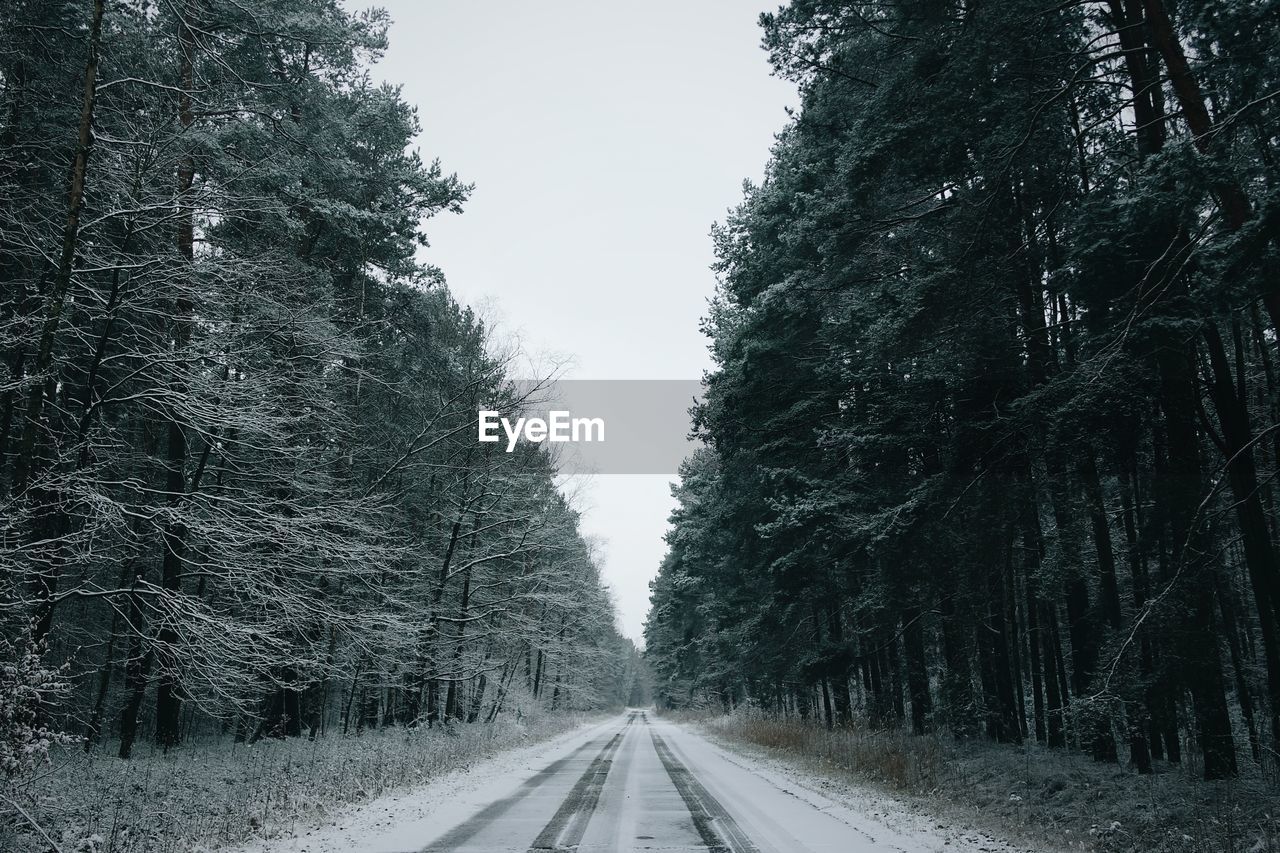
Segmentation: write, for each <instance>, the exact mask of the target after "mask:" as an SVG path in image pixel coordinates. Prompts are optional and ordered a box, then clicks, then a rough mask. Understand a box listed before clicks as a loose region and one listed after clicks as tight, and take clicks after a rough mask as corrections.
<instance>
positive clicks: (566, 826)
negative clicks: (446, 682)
mask: <svg viewBox="0 0 1280 853" xmlns="http://www.w3.org/2000/svg"><path fill="white" fill-rule="evenodd" d="M842 811H843V810H841V809H839V808H832V807H831V806H830V804H828V805H827V806H825V807H824V805H823V804H822V803H821V802H820V801H819V802H815V801H814V800H813V799H812V798H810V797H804V796H799V795H797V794H796V793H794V792H792V791H789V790H787V789H786V786H785V783H784V784H781V785H780V784H779V783H778V782H777V781H776V780H773V779H770V778H769V777H768V775H767V774H762V773H758V772H754V771H753V770H751V768H749V767H748V766H746V765H744V764H742V763H739V762H737V761H734V760H733V758H732V757H731V756H730V755H729V754H727V753H725V752H724V751H722V750H720V749H719V748H717V747H715V746H713V745H712V744H710V743H708V742H707V741H706V740H704V739H702V738H701V737H699V736H697V735H695V734H693V733H691V732H689V731H687V730H685V729H683V728H681V727H679V726H676V725H674V724H671V723H668V722H665V721H663V720H661V719H658V718H655V717H654V716H653V715H652V714H649V713H646V712H645V711H630V712H628V713H627V714H625V715H624V716H623V717H620V718H618V719H617V720H616V721H614V722H611V723H610V724H608V725H606V726H601V727H599V728H598V729H596V730H595V732H593V734H592V736H591V737H590V738H589V739H588V740H587V741H586V742H585V743H583V744H581V745H579V746H577V747H576V748H574V749H572V750H571V751H569V752H567V753H566V754H563V755H561V756H559V757H557V758H555V759H554V760H551V761H549V762H548V763H547V764H546V765H545V766H543V767H541V768H540V769H538V770H536V771H535V772H534V773H533V774H532V775H531V776H529V777H527V778H525V779H524V780H523V781H521V782H520V783H519V784H518V786H517V787H515V788H514V790H510V791H509V792H507V793H505V794H504V795H502V796H500V797H498V798H496V799H493V800H491V801H489V802H488V803H486V804H484V805H482V806H480V807H479V808H478V809H477V810H475V811H474V812H472V813H471V814H470V815H469V816H466V817H464V818H463V819H461V821H460V822H457V823H455V825H453V826H452V827H450V828H447V829H443V832H442V833H441V834H440V835H439V837H437V838H435V839H434V840H432V841H430V842H429V843H427V844H426V845H425V846H424V847H421V848H416V849H417V850H418V851H421V853H508V851H514V853H535V851H536V853H542V851H577V853H604V851H609V853H614V851H661V852H662V853H679V852H680V851H698V853H705V851H712V853H891V851H909V853H916V851H923V850H935V849H947V850H956V849H957V847H955V846H945V847H944V846H943V845H944V844H946V843H947V842H944V841H943V839H941V838H939V839H938V846H936V847H935V846H934V845H933V844H931V843H926V844H921V843H920V842H921V840H920V839H919V838H905V837H898V836H897V835H896V833H894V832H892V831H889V830H887V829H886V828H885V827H884V826H883V825H881V824H876V823H874V822H868V823H867V824H865V825H863V824H861V823H860V821H859V820H858V818H857V816H856V815H850V814H848V813H844V814H842V813H841V812H842Z"/></svg>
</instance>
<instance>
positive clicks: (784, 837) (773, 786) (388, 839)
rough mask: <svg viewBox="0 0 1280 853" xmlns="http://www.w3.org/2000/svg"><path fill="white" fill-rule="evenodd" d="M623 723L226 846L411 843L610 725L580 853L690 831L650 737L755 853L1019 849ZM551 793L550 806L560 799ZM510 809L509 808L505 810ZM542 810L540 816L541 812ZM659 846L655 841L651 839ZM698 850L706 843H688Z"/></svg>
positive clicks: (284, 849)
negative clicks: (606, 767) (601, 780)
mask: <svg viewBox="0 0 1280 853" xmlns="http://www.w3.org/2000/svg"><path fill="white" fill-rule="evenodd" d="M624 721H625V718H613V719H610V720H607V721H605V722H603V723H598V724H595V725H587V726H583V727H581V728H578V729H575V730H574V731H571V732H568V733H566V734H563V735H561V736H559V737H556V738H554V739H552V740H550V741H544V742H542V743H538V744H534V745H531V746H527V747H522V748H519V749H516V750H513V751H510V752H507V753H504V754H501V755H499V756H496V757H494V758H491V759H488V760H485V761H482V762H479V763H478V764H476V765H475V766H473V767H471V768H469V769H465V770H458V771H453V772H449V773H446V774H444V775H442V776H440V777H439V778H437V779H435V780H434V781H432V782H430V783H428V784H426V785H423V786H420V787H415V788H411V789H406V790H403V791H401V792H399V793H395V794H390V795H386V796H383V797H380V798H378V799H376V800H374V801H372V802H371V803H369V804H367V805H365V806H362V807H353V808H349V809H346V810H344V811H341V812H339V813H337V814H336V815H334V816H333V817H332V818H331V819H330V820H329V821H328V822H327V823H326V824H325V825H324V826H321V827H318V828H315V829H312V830H309V831H307V830H303V831H299V832H296V833H295V834H294V835H293V837H288V838H282V839H277V840H274V841H257V842H254V843H251V844H247V845H244V846H242V847H238V848H236V849H235V853H405V851H412V850H420V849H422V848H423V847H424V846H426V845H427V844H428V843H429V842H431V841H432V840H433V839H436V838H437V837H439V836H440V835H441V834H442V833H443V832H445V831H446V830H448V829H450V828H452V827H455V826H458V825H459V824H462V823H464V822H465V821H467V819H468V818H469V817H471V816H472V815H475V814H476V813H477V812H479V811H480V810H481V809H483V808H484V807H485V806H486V805H488V804H490V803H493V802H495V801H498V800H502V799H504V798H511V797H513V795H516V794H517V792H518V790H519V789H521V788H522V786H524V784H525V783H526V781H528V780H530V779H531V778H532V777H533V776H535V774H538V772H539V771H540V770H543V768H546V767H547V766H548V765H549V764H552V763H553V762H558V761H560V760H561V759H564V758H566V757H568V756H570V755H571V754H573V753H575V752H576V751H578V750H580V749H581V748H582V747H584V745H586V744H588V743H589V742H591V741H593V740H595V742H596V744H600V743H602V742H604V741H607V740H609V737H610V736H611V735H612V734H613V733H614V731H615V730H618V731H620V732H621V733H622V734H623V741H622V745H621V748H618V749H616V750H615V752H614V753H613V757H614V761H613V768H612V770H610V771H609V778H608V781H607V782H606V785H605V788H604V790H603V792H602V795H601V797H600V802H599V807H598V808H596V807H595V806H594V805H593V806H592V808H593V809H595V812H594V814H593V815H592V814H591V812H590V811H589V812H587V815H588V816H590V817H589V819H590V824H589V827H588V829H587V831H586V838H585V840H584V843H583V847H582V849H588V848H589V849H591V850H595V849H597V848H599V849H602V850H603V849H609V850H630V849H644V848H645V847H646V846H647V845H648V844H649V843H650V842H648V841H641V840H640V839H650V838H652V837H653V835H655V834H657V835H663V836H666V837H671V838H673V839H674V838H675V837H677V836H678V835H679V833H680V832H683V833H684V835H685V836H689V835H690V832H691V827H684V828H682V825H683V824H685V823H688V822H689V814H688V813H687V812H686V811H685V810H684V807H683V806H681V805H680V801H679V798H678V797H676V796H674V789H672V790H671V791H667V790H666V788H668V787H670V784H671V780H669V779H668V777H667V774H666V773H665V772H663V770H662V765H661V764H660V763H659V761H658V756H657V754H656V753H655V752H654V750H655V749H656V747H655V746H654V744H655V743H656V742H657V741H662V742H663V743H665V744H666V745H667V748H668V749H669V750H670V752H669V753H668V756H669V757H671V756H674V757H675V760H676V761H679V762H683V764H684V765H686V766H687V767H688V768H689V770H690V771H692V774H693V776H694V777H695V778H696V779H697V780H698V781H699V782H700V783H701V785H703V786H705V788H704V789H703V790H704V791H705V792H709V796H710V798H711V800H712V801H713V802H714V804H715V805H722V806H723V808H724V810H725V812H724V814H726V816H731V818H732V819H733V820H736V822H737V825H738V826H739V827H740V828H741V830H742V832H743V834H744V835H745V836H746V837H748V838H749V839H750V842H751V844H752V845H753V846H754V848H755V849H757V850H759V851H761V853H801V851H813V853H818V851H821V853H854V851H856V853H944V851H945V853H953V852H954V853H1025V851H1027V850H1028V848H1025V847H1015V846H1011V845H1009V844H1006V843H1003V842H1001V841H998V840H996V839H994V838H992V837H990V836H989V835H986V834H984V833H982V832H978V831H975V830H973V829H971V828H969V827H966V826H963V825H960V824H957V823H956V822H955V821H950V820H940V819H938V818H937V817H935V816H932V815H930V814H927V813H926V812H925V811H923V810H921V808H920V807H919V806H914V805H908V804H906V803H904V802H902V801H899V800H895V799H893V798H891V797H888V796H885V795H882V794H879V793H875V792H873V791H871V790H869V789H864V788H861V787H857V786H854V785H850V784H843V783H837V782H835V781H833V780H831V779H829V778H826V777H824V776H823V775H821V774H814V773H813V772H812V771H805V770H803V769H801V767H800V766H799V765H798V764H796V763H791V762H786V761H782V760H778V759H776V758H769V757H766V756H764V755H762V754H760V753H759V752H757V751H756V750H754V749H750V748H745V749H743V748H738V747H736V746H734V747H731V748H726V747H725V746H723V745H721V744H718V743H713V742H712V741H710V740H708V739H707V738H705V737H703V736H702V735H701V734H699V733H698V732H696V731H694V730H692V729H691V728H690V727H687V726H682V725H676V724H674V723H671V722H668V721H665V720H661V719H655V718H653V716H652V715H650V716H649V718H648V719H647V720H644V719H643V718H640V722H642V723H643V724H642V725H633V726H625V727H622V724H623V723H624ZM633 722H636V720H633ZM614 740H615V741H616V740H617V739H616V738H614ZM595 751H596V750H595V749H594V748H592V749H590V750H588V751H587V752H588V753H590V754H585V753H578V754H579V755H580V756H583V757H581V758H580V759H578V763H573V762H569V763H568V764H566V770H565V771H564V772H565V774H567V775H569V776H572V777H574V778H576V777H577V776H578V774H579V773H580V772H581V770H582V766H583V764H585V762H587V761H589V760H590V757H591V755H594V754H595ZM544 772H545V771H544ZM561 781H562V784H561V783H555V784H549V785H548V787H550V788H556V789H557V790H559V789H562V788H564V789H567V787H568V785H570V784H572V780H570V779H568V778H566V779H564V780H561ZM553 799H554V800H555V801H556V802H558V801H559V800H560V796H559V795H557V796H555V797H554V798H553ZM556 802H550V800H542V801H540V803H541V804H537V805H535V801H531V800H525V801H523V808H524V810H526V811H527V810H528V809H529V808H530V807H535V808H541V809H545V810H547V811H548V812H552V811H555V808H556ZM673 806H674V807H673ZM518 811H520V809H519V808H517V809H514V810H513V812H518ZM527 817H528V816H526V819H524V820H509V823H508V824H506V825H503V824H501V823H500V821H501V819H500V818H499V819H497V820H495V821H492V822H491V821H488V819H487V817H486V819H485V821H484V822H485V825H486V827H487V829H486V830H485V832H486V833H487V837H491V838H496V839H500V840H501V844H500V845H499V846H501V847H502V849H503V850H506V849H508V848H510V849H513V850H524V849H528V844H529V843H530V841H531V840H532V839H531V838H524V837H523V834H527V833H528V832H529V831H534V832H536V829H537V827H538V826H540V825H541V823H542V819H538V820H535V821H533V822H532V823H531V822H530V821H529V820H527ZM545 817H546V818H550V817H551V815H550V813H548V814H547V815H546V816H545ZM730 822H732V821H730ZM472 823H474V821H473V822H472ZM530 827H532V829H530ZM508 834H509V835H510V836H511V837H510V838H507V835H508ZM517 836H520V837H517ZM606 836H608V837H606ZM474 841H475V842H479V841H480V839H479V838H476V839H475V840H474ZM660 842H661V839H658V841H657V842H654V843H660ZM485 843H488V842H485ZM482 846H483V845H482ZM465 849H468V850H470V849H472V848H471V847H466V848H465ZM476 849H479V848H476ZM488 849H493V848H492V847H490V848H488ZM679 849H682V850H683V849H695V845H690V844H688V843H687V842H684V843H682V844H680V845H679ZM696 849H705V848H702V847H701V846H696ZM735 849H736V848H735ZM747 849H751V848H747ZM1041 853H1045V851H1043V850H1042V851H1041Z"/></svg>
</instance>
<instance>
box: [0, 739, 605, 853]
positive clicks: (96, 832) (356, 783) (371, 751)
mask: <svg viewBox="0 0 1280 853" xmlns="http://www.w3.org/2000/svg"><path fill="white" fill-rule="evenodd" d="M587 719H588V717H587V716H585V715H578V714H563V715H557V716H549V715H548V716H543V717H539V718H532V719H531V718H529V717H526V718H525V719H524V720H523V721H522V722H516V721H515V720H512V719H507V718H501V719H499V720H498V721H497V722H496V723H493V724H483V723H480V724H471V725H459V726H455V727H450V728H447V729H442V728H435V729H427V728H419V729H405V728H385V729H380V730H370V731H365V732H364V733H362V734H361V735H359V736H349V737H340V736H329V737H323V738H318V739H317V740H315V741H309V740H307V739H306V738H292V739H288V740H274V739H268V740H262V741H259V742H258V743H256V744H254V745H252V746H249V745H246V744H233V743H231V742H230V739H229V738H228V739H226V740H219V741H206V742H199V743H188V744H184V745H183V746H182V747H181V748H180V749H175V750H172V751H171V752H170V754H169V755H164V754H163V753H161V752H160V751H158V750H157V751H153V752H148V751H144V750H139V751H138V752H136V753H135V757H134V758H133V759H132V760H130V761H121V760H119V759H117V758H115V757H114V755H115V747H114V745H113V744H111V743H105V744H103V745H102V746H101V747H100V748H99V750H98V751H97V752H96V753H94V754H91V755H86V754H85V753H84V752H83V750H82V749H80V748H79V747H77V746H74V745H73V746H70V747H68V748H66V749H61V750H55V751H54V752H52V753H51V758H52V765H51V766H50V767H49V768H48V769H47V770H46V771H45V772H43V773H41V774H39V775H38V776H37V777H36V778H35V779H33V780H30V781H28V782H27V783H26V784H24V786H23V787H22V788H20V789H18V790H16V791H11V792H10V794H9V795H8V796H9V797H11V798H12V799H13V800H14V801H15V802H16V803H17V804H18V805H20V806H21V807H22V809H23V811H25V812H26V813H27V815H28V816H29V817H30V818H31V819H32V820H34V821H35V822H36V823H38V824H39V825H40V827H41V828H42V829H43V831H44V832H45V833H47V834H48V835H49V836H50V837H51V838H52V839H53V840H54V841H55V842H56V843H57V845H58V848H59V849H60V851H61V853H202V851H209V850H216V849H219V848H221V847H225V846H229V845H233V844H237V843H242V842H245V841H249V840H251V839H254V838H272V837H277V836H280V835H282V834H286V833H288V832H290V831H291V830H294V829H297V828H301V829H304V830H305V829H306V828H309V827H311V826H317V825H319V824H321V823H323V822H324V821H325V820H326V818H327V817H328V816H329V815H331V814H333V813H334V812H335V811H337V810H339V809H342V808H343V807H346V806H348V805H350V804H359V803H365V802H368V801H369V800H372V799H374V798H375V797H378V796H380V795H382V794H385V793H389V792H391V791H394V790H396V789H399V788H407V787H411V786H415V785H420V784H423V783H425V782H428V781H430V780H431V779H434V778H436V777H438V776H440V775H441V774H443V773H447V772H449V771H452V770H458V769H461V768H465V767H468V766H470V765H472V764H475V763H476V762H478V761H481V760H483V759H486V758H489V757H491V756H494V755H496V754H498V753H501V752H503V751H506V750H510V749H514V748H517V747H520V746H524V745H527V744H530V743H533V742H536V741H539V740H544V739H547V738H551V737H554V736H555V735H557V734H560V733H562V732H565V731H568V730H569V729H572V728H574V727H576V726H578V725H581V724H582V723H584V722H586V721H587ZM0 808H2V807H0ZM0 814H2V815H3V823H2V824H0V850H3V851H5V853H46V851H50V850H52V849H53V848H52V847H51V846H50V844H49V843H48V842H46V841H44V840H42V839H41V838H40V836H39V835H38V834H37V833H36V831H35V830H34V829H32V828H31V826H30V824H29V823H28V821H27V820H26V819H24V818H22V817H21V816H20V815H18V814H17V813H16V811H14V810H12V809H5V810H4V811H2V812H0Z"/></svg>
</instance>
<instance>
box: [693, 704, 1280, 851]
mask: <svg viewBox="0 0 1280 853" xmlns="http://www.w3.org/2000/svg"><path fill="white" fill-rule="evenodd" d="M695 728H696V729H697V730H698V731H700V732H701V733H702V734H703V735H705V736H706V737H708V738H709V739H710V740H711V741H713V742H714V743H715V744H717V745H719V746H720V747H722V748H725V749H727V750H729V751H731V752H732V753H734V754H736V755H738V756H742V757H743V758H745V759H747V760H748V761H749V762H750V763H752V764H754V765H756V766H764V767H767V768H769V770H770V771H771V772H773V773H776V774H777V775H778V776H779V778H782V779H785V780H787V782H788V783H789V784H790V785H793V786H795V788H796V789H797V790H801V791H803V790H807V791H809V792H811V793H814V794H818V795H820V796H825V797H827V798H831V799H834V800H836V801H838V802H841V803H844V804H845V805H847V806H848V807H850V808H853V809H855V810H856V811H857V812H858V813H859V814H863V815H871V816H873V817H875V818H876V819H877V820H879V821H880V822H882V823H884V824H885V825H886V826H889V827H891V828H893V829H895V830H898V831H906V832H919V831H923V830H924V829H926V828H928V827H930V826H932V827H933V829H934V830H936V831H939V832H942V833H943V834H945V835H948V836H951V837H954V838H956V839H963V840H965V841H968V842H970V843H973V844H978V845H979V848H978V849H983V850H987V849H989V850H993V851H997V850H999V851H1004V850H1008V849H1011V848H1008V847H1006V846H1004V845H1001V844H999V843H998V842H996V841H994V840H993V837H992V835H988V833H992V834H994V835H998V836H1000V837H1004V838H1013V839H1017V840H1018V841H1019V842H1020V843H1022V844H1025V845H1029V846H1030V847H1031V848H1034V849H1035V850H1037V851H1042V853H1048V851H1059V850H1084V851H1092V853H1219V852H1220V851H1221V853H1228V851H1229V853H1246V851H1247V853H1278V852H1280V825H1277V816H1278V815H1280V796H1277V793H1276V790H1275V788H1274V786H1272V785H1271V784H1269V783H1268V782H1267V781H1266V780H1264V779H1261V778H1256V779H1252V778H1242V779H1238V780H1233V781H1230V782H1222V783H1206V782H1203V781H1201V780H1199V779H1197V778H1193V774H1194V768H1190V769H1187V768H1179V767H1176V766H1167V767H1162V768H1160V769H1161V772H1159V773H1157V774H1155V775H1151V776H1139V775H1138V774H1137V773H1135V772H1133V771H1132V770H1130V769H1128V768H1124V767H1121V766H1118V765H1115V764H1100V763H1097V762H1094V761H1092V760H1090V759H1089V758H1087V757H1085V756H1081V755H1077V754H1071V753H1065V752H1062V751H1055V750H1049V749H1045V748H1041V747H1013V746H999V745H995V744H990V743H971V744H958V743H954V742H951V741H950V740H949V739H946V738H942V737H937V736H935V737H929V736H924V737H912V736H910V735H907V734H905V733H900V732H873V731H867V730H863V729H836V730H834V731H828V730H826V729H825V728H824V727H822V726H820V725H813V724H803V723H798V722H796V721H785V720H775V719H770V718H767V717H760V716H757V715H752V714H736V715H732V716H720V717H713V718H710V719H706V718H704V719H702V720H700V721H699V722H697V723H696V724H695ZM948 849H951V848H948Z"/></svg>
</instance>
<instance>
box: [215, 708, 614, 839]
mask: <svg viewBox="0 0 1280 853" xmlns="http://www.w3.org/2000/svg"><path fill="white" fill-rule="evenodd" d="M612 723H613V720H612V719H610V720H609V721H606V722H596V723H590V724H584V725H582V726H579V727H578V728H575V729H573V730H571V731H568V732H565V733H564V734H561V735H558V736H556V737H554V738H551V739H549V740H544V741H539V742H538V743H534V744H530V745H529V746H524V747H520V748H518V749H513V750H510V751H508V752H503V753H501V754H499V755H497V756H494V757H492V758H489V759H486V760H484V761H480V762H478V763H476V764H475V765H473V766H471V767H467V768H463V769H459V770H453V771H450V772H448V773H444V774H442V775H441V776H439V777H437V778H436V779H434V780H433V781H431V782H429V783H427V784H425V785H421V786H417V787H412V788H406V789H403V790H401V791H397V792H393V793H390V794H386V795H384V796H381V797H378V798H377V799H375V800H372V801H371V802H369V803H366V804H364V805H360V806H352V807H349V808H345V809H340V810H338V811H337V812H335V813H333V814H331V815H330V816H329V818H328V819H327V820H326V821H325V823H324V825H322V826H319V827H312V828H307V827H305V826H299V827H296V828H295V829H294V831H293V833H292V834H290V835H288V836H286V837H282V838H275V839H271V840H261V839H259V840H254V841H252V842H249V843H247V844H243V845H241V846H238V847H234V848H229V849H228V851H227V853H405V851H410V850H419V849H421V848H422V847H424V846H425V845H426V844H427V842H429V841H430V840H431V839H432V838H434V837H435V836H436V835H438V834H439V833H440V828H441V827H448V826H452V825H454V824H456V823H460V822H462V821H463V820H464V819H465V818H467V817H468V816H469V815H471V814H472V813H473V812H475V811H478V810H479V809H480V808H481V807H483V806H484V805H485V804H486V803H488V802H491V801H493V800H495V799H499V798H501V797H504V796H507V795H508V794H510V793H511V792H513V791H514V790H515V789H516V788H518V787H519V786H520V784H521V783H522V782H524V781H525V780H526V779H528V778H529V777H530V776H532V775H533V774H534V773H536V772H537V771H538V770H540V769H541V768H542V767H544V766H545V765H546V764H548V763H549V762H551V761H554V760H556V759H557V758H560V757H562V756H564V755H567V754H569V753H570V752H572V751H573V750H575V749H577V748H578V747H580V746H581V745H582V744H583V743H585V742H587V741H588V740H590V739H591V738H592V737H595V736H596V735H597V734H599V733H600V732H601V731H602V730H604V729H605V728H607V727H608V726H609V725H611V724H612Z"/></svg>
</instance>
